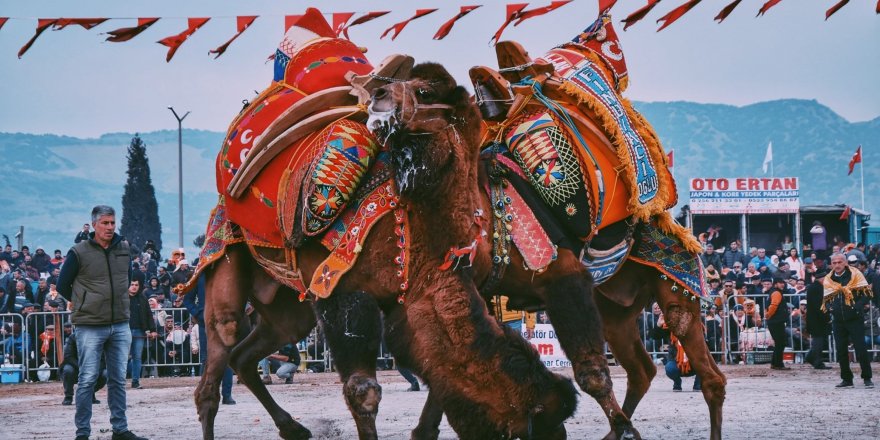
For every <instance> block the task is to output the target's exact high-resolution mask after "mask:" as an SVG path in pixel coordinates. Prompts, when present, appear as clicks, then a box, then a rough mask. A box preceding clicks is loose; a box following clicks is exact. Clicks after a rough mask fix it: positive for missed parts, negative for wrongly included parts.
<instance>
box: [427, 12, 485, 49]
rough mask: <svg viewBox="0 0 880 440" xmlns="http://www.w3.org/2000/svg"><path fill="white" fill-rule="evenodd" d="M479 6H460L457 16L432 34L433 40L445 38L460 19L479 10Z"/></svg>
mask: <svg viewBox="0 0 880 440" xmlns="http://www.w3.org/2000/svg"><path fill="white" fill-rule="evenodd" d="M480 6H481V5H476V6H462V7H461V9H460V10H459V12H458V14H455V17H452V18H451V19H450V20H449V21H447V22H446V23H443V25H442V26H440V29H437V33H436V34H434V39H435V40H442V39H443V38H445V37H446V36H447V35H449V31H451V30H452V26H453V25H454V24H455V22H456V21H458V20H459V19H460V18H461V17H464V16H465V15H468V14H470V12H471V11H473V10H474V9H477V8H479V7H480Z"/></svg>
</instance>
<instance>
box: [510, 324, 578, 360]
mask: <svg viewBox="0 0 880 440" xmlns="http://www.w3.org/2000/svg"><path fill="white" fill-rule="evenodd" d="M522 336H523V338H528V334H527V330H526V329H525V327H523V330H522ZM529 342H530V343H531V344H532V346H534V347H535V349H536V350H538V354H539V355H541V362H543V363H544V365H546V366H547V367H548V368H553V367H571V361H569V360H568V358H566V357H565V353H564V352H563V351H562V347H560V345H559V339H558V338H557V337H556V331H555V330H553V325H551V324H535V333H534V335H532V338H531V339H529Z"/></svg>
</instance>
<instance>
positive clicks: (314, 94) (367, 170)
mask: <svg viewBox="0 0 880 440" xmlns="http://www.w3.org/2000/svg"><path fill="white" fill-rule="evenodd" d="M274 63H275V69H274V78H273V82H272V84H271V85H270V86H269V87H267V88H266V89H265V90H264V91H263V92H262V93H260V94H259V96H257V98H255V99H254V100H253V101H252V102H250V103H248V104H247V105H246V106H245V108H244V109H242V111H241V112H240V113H239V115H238V116H237V117H236V118H235V119H234V120H233V122H232V123H231V124H230V127H229V130H228V132H227V135H226V138H225V140H224V143H223V145H222V148H221V150H220V152H219V154H218V155H217V161H216V169H217V190H218V193H219V194H220V198H219V201H218V204H217V207H216V208H215V209H214V211H213V212H212V214H211V220H210V221H209V223H208V229H207V233H206V245H205V246H204V247H203V250H202V255H201V258H200V265H199V268H197V270H198V271H201V269H202V268H204V267H206V266H207V265H209V264H210V263H212V262H213V261H215V260H217V259H218V258H220V257H221V256H222V255H223V254H224V253H225V250H226V247H227V246H228V245H230V244H232V243H237V242H246V243H247V244H248V246H249V247H250V249H251V253H252V255H253V256H254V257H255V259H256V260H257V261H258V262H259V263H260V264H261V266H262V267H263V268H264V269H266V271H267V272H268V273H269V274H270V275H272V276H273V278H275V279H276V280H278V281H280V282H282V283H283V284H285V285H287V286H289V287H292V288H294V289H295V290H297V291H299V292H300V293H301V294H302V293H305V292H306V291H307V290H309V289H308V287H307V286H305V285H304V284H303V281H302V276H301V274H300V272H299V268H298V266H297V263H296V252H295V249H296V248H297V247H298V246H299V245H300V244H301V243H303V241H304V240H307V239H314V240H318V241H319V242H320V243H322V244H323V245H324V246H325V247H327V249H329V250H330V251H331V252H334V253H333V255H331V257H330V258H329V259H328V261H331V262H333V263H334V265H333V270H334V271H335V272H336V273H339V274H341V273H344V272H345V270H347V269H348V268H349V267H350V266H351V265H353V264H354V259H355V257H356V252H355V253H353V252H352V249H354V248H355V247H356V246H358V245H359V243H357V241H358V240H360V241H361V242H362V240H364V239H365V237H366V233H367V231H368V230H369V226H371V224H372V222H375V220H377V219H378V218H380V217H381V216H382V215H384V214H385V213H387V212H385V211H387V210H384V211H383V210H374V212H372V214H373V215H371V216H369V218H368V219H366V220H364V219H363V218H360V220H361V224H360V227H359V228H355V229H356V230H359V231H361V233H360V234H355V237H354V238H352V237H351V234H349V237H348V242H346V243H345V244H344V245H343V243H342V242H343V240H341V239H339V231H342V232H343V235H344V232H345V231H348V232H350V231H351V228H349V227H347V226H346V224H342V225H340V221H342V222H351V221H354V220H353V219H356V218H358V217H357V215H356V213H358V212H360V211H362V208H363V207H364V206H366V205H368V204H369V203H370V202H369V201H368V200H372V199H371V196H372V195H373V193H374V192H376V191H380V192H381V191H382V189H380V188H384V187H382V185H381V183H382V182H380V181H378V180H382V179H385V180H387V179H388V178H389V176H388V175H387V172H385V171H384V170H385V167H384V166H382V164H378V165H377V157H379V155H380V148H379V144H378V143H377V142H376V140H375V139H374V138H373V136H372V134H371V133H370V132H369V131H368V130H367V128H366V127H365V126H364V124H363V122H362V121H363V120H364V119H365V113H364V109H363V106H361V105H359V98H360V99H363V98H364V97H365V96H368V94H369V90H367V88H368V87H369V86H370V85H371V84H372V81H373V78H379V77H380V78H389V77H390V78H397V77H403V76H406V75H408V72H409V69H410V68H411V67H412V59H411V58H409V57H403V56H399V55H396V56H391V57H388V58H386V60H385V61H383V63H381V64H380V65H379V66H378V67H375V68H374V67H373V65H372V64H371V63H370V62H369V61H368V60H367V59H366V58H365V56H364V54H363V51H362V50H361V49H360V48H358V47H357V46H355V45H354V43H352V42H350V41H348V40H346V39H340V38H336V36H335V33H334V32H333V30H332V29H331V27H330V25H329V24H328V23H327V21H326V20H325V19H324V17H323V15H322V14H321V13H320V12H319V11H318V10H317V9H314V8H310V9H308V10H307V12H306V14H305V15H303V16H302V17H300V18H299V19H298V20H297V21H296V22H295V23H294V24H293V25H292V26H291V27H290V29H289V30H288V31H287V33H286V34H285V36H284V38H283V40H282V41H281V43H280V44H279V46H278V48H277V50H276V52H275V55H274ZM353 84H354V85H353ZM365 184H366V185H365ZM345 212H350V213H353V214H344V213H345ZM380 214H381V215H380ZM334 225H335V226H334ZM330 230H332V233H331V234H330V235H332V236H333V237H336V238H335V239H325V240H322V237H324V235H327V234H328V231H330ZM351 240H355V241H356V242H354V243H351ZM266 248H275V249H283V250H284V252H277V251H276V252H266V251H265V249H266ZM268 254H271V255H273V257H271V258H270V257H266V256H265V255H268ZM281 254H283V255H284V258H283V259H282V260H281V261H279V260H278V258H279V257H278V255H281ZM324 266H327V265H326V264H325V265H324ZM196 278H197V277H195V276H194V277H193V279H196ZM318 278H320V279H318ZM316 279H318V280H317V281H316V283H321V285H322V287H321V288H318V287H317V285H315V283H313V286H312V287H315V289H313V291H315V290H317V291H320V293H323V294H325V295H327V294H329V293H330V291H332V287H333V286H334V285H335V282H336V281H335V279H334V281H333V283H327V282H326V281H327V280H328V277H327V276H323V277H318V276H316V277H313V280H316ZM187 287H190V286H187ZM185 288H186V287H185Z"/></svg>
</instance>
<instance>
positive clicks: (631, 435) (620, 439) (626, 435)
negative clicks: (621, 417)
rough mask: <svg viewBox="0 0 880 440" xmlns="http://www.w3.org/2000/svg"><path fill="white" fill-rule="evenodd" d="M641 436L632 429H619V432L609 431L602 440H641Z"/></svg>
mask: <svg viewBox="0 0 880 440" xmlns="http://www.w3.org/2000/svg"><path fill="white" fill-rule="evenodd" d="M641 438H642V435H641V434H639V431H637V430H636V428H633V427H631V426H630V427H627V428H623V429H621V430H620V431H619V432H614V431H610V432H609V433H608V435H606V436H605V437H603V438H602V440H641Z"/></svg>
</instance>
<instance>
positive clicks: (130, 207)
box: [119, 134, 162, 252]
mask: <svg viewBox="0 0 880 440" xmlns="http://www.w3.org/2000/svg"><path fill="white" fill-rule="evenodd" d="M127 173H128V180H127V181H126V182H125V193H124V194H123V195H122V226H121V227H120V228H119V232H120V234H122V236H124V237H125V238H126V239H128V242H129V243H131V244H133V245H135V246H137V247H139V248H141V249H143V247H144V243H145V242H146V241H147V240H153V242H154V243H155V244H156V251H157V252H161V250H162V223H160V222H159V204H158V203H156V190H155V189H154V188H153V181H152V179H150V161H149V159H147V146H146V144H144V141H143V140H141V138H140V136H138V135H137V134H135V135H134V137H133V138H132V139H131V144H130V145H129V146H128V172H127Z"/></svg>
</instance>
